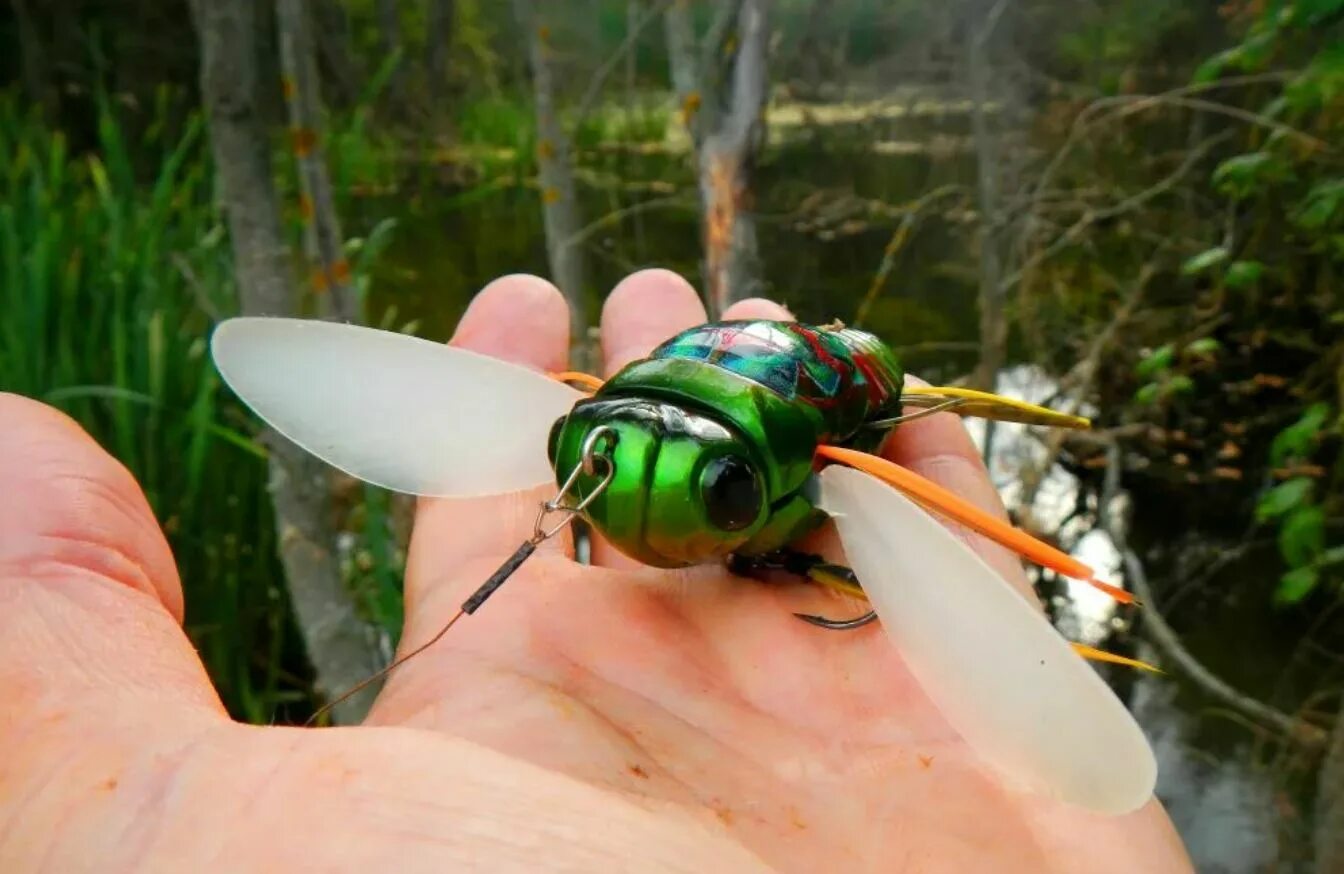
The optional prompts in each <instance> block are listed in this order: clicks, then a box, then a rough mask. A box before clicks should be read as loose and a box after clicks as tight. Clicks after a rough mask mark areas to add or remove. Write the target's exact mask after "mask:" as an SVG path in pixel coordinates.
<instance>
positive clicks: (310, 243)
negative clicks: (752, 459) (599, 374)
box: [0, 0, 1344, 874]
mask: <svg viewBox="0 0 1344 874" xmlns="http://www.w3.org/2000/svg"><path fill="white" fill-rule="evenodd" d="M0 45H2V46H3V49H2V50H0V76H2V77H3V89H4V90H3V91H0V390H6V391H17V392H19V393H22V394H26V395H30V396H32V397H37V398H41V399H43V400H45V401H47V402H48V403H51V404H54V405H56V406H58V407H60V408H61V409H64V410H66V411H67V412H69V413H71V414H72V415H73V416H75V417H76V418H77V419H78V420H79V421H80V422H81V423H82V424H84V425H85V426H86V427H87V428H88V429H89V430H90V431H91V432H92V433H93V434H94V435H95V436H96V437H97V439H98V440H99V441H100V442H101V443H102V444H103V445H104V446H105V447H107V448H108V449H109V450H110V451H111V452H113V453H114V454H115V455H116V456H117V457H118V458H120V459H121V460H122V461H123V462H125V463H126V464H127V465H128V467H130V469H131V470H132V471H133V472H134V473H135V475H136V476H137V477H138V478H139V480H140V482H141V483H142V484H143V485H144V488H145V490H146V492H147V494H148V496H149V499H150V502H151V504H152V506H153V507H154V510H155V512H156V514H157V515H158V518H159V520H160V522H161V523H162V524H163V526H164V528H165V530H166V531H167V532H168V535H169V537H170V540H171V541H172V544H173V547H174V550H175V552H176V555H177V557H178V561H179V564H180V566H181V570H182V577H183V579H184V581H185V585H186V595H187V605H188V615H187V626H188V631H189V633H190V635H191V638H192V640H193V642H194V643H195V644H196V646H197V647H198V648H199V650H200V652H201V654H202V656H203V658H204V660H205V663H206V665H207V667H208V668H209V670H210V673H211V675H212V677H213V679H214V681H215V683H216V684H217V686H218V688H219V690H220V692H221V695H222V696H223V698H224V700H225V702H226V703H227V705H228V707H229V709H230V711H231V712H232V713H233V714H234V715H235V716H236V717H237V718H239V719H242V720H247V721H252V722H257V723H268V722H302V721H303V720H304V719H305V718H307V717H308V716H309V715H310V714H311V713H312V712H313V711H314V709H315V708H316V707H317V706H319V705H320V703H321V702H322V701H323V700H325V699H326V698H328V697H330V695H331V694H332V693H333V692H335V691H339V690H340V689H342V688H344V687H346V686H348V685H351V684H352V683H353V682H354V681H356V680H358V679H360V678H361V677H362V676H363V675H364V674H366V673H368V672H371V671H372V670H374V669H375V668H376V667H377V666H378V665H380V664H382V663H384V662H385V661H386V659H387V658H388V656H389V654H390V652H391V651H392V647H393V646H394V645H395V642H396V641H395V635H396V634H397V633H398V631H399V629H400V609H401V606H400V578H401V573H402V564H403V561H404V556H405V551H404V545H405V541H406V536H407V533H408V529H409V524H410V516H409V504H408V503H407V502H406V501H404V500H401V499H399V498H397V497H395V496H391V495H389V494H387V493H384V492H381V491H379V490H377V489H374V488H372V487H367V486H364V485H361V484H358V483H354V482H351V481H349V480H346V479H343V478H341V477H338V476H334V475H332V474H331V473H330V472H328V471H326V470H324V469H323V468H321V466H320V465H315V464H314V463H313V462H312V461H311V460H308V459H306V458H304V457H302V456H301V454H298V453H294V452H293V451H292V450H290V449H288V448H287V447H284V446H282V445H278V444H276V443H275V442H274V441H268V440H266V439H264V437H263V436H262V434H261V431H260V429H259V427H258V423H257V422H256V420H255V419H253V418H252V417H250V416H249V414H248V413H247V412H246V411H245V410H244V409H243V408H242V407H241V405H240V404H239V403H238V402H237V401H236V399H234V398H233V397H232V396H231V395H230V394H229V393H228V391H227V390H226V389H225V388H223V387H222V386H221V384H220V381H219V378H218V376H217V374H216V373H215V371H214V370H213V368H212V366H211V365H210V362H209V359H208V355H207V349H206V342H207V338H208V336H209V332H210V330H211V327H212V325H213V324H214V323H215V322H217V321H218V320H220V319H222V318H225V317H228V316H230V315H233V314H236V313H239V312H270V313H279V312H292V313H299V314H304V315H312V316H323V317H333V318H341V319H347V320H359V321H363V322H365V323H368V324H372V325H377V326H381V327H385V328H390V329H395V330H401V331H408V332H414V333H417V334H419V335H421V336H425V337H429V338H433V339H440V340H441V339H445V338H446V337H447V336H448V335H449V334H450V332H451V330H452V327H453V325H454V324H455V323H456V320H457V318H458V317H459V316H460V315H461V313H462V311H463V309H464V307H465V305H466V303H467V302H468V301H469V299H470V297H471V295H472V294H473V293H474V292H475V291H477V290H478V289H479V288H480V287H481V286H482V285H484V284H485V283H486V282H487V281H489V280H490V279H492V278H494V277H496V276H498V275H501V274H504V273H509V272H517V271H529V272H536V273H539V274H542V275H546V276H549V277H551V278H552V279H553V280H554V281H555V282H556V283H557V285H559V286H560V287H561V289H562V290H563V291H564V292H565V294H566V295H567V296H568V297H569V298H570V300H571V303H572V308H573V311H574V314H575V327H576V328H577V329H578V331H577V332H576V336H578V337H580V338H586V337H588V336H589V328H591V326H592V324H593V322H594V321H595V318H596V314H597V312H598V311H599V307H600V304H601V296H602V294H603V293H604V290H605V289H609V288H610V287H611V286H612V285H613V284H614V283H615V282H616V281H617V280H619V278H621V277H622V276H624V275H625V274H626V273H628V272H630V271H632V270H634V269H638V268H640V267H644V266H664V267H669V268H671V269H674V270H678V271H680V272H682V273H684V274H685V275H687V276H688V277H690V278H691V279H692V280H693V281H694V282H695V283H696V284H697V286H698V287H699V288H701V289H702V290H703V293H704V295H705V297H706V302H707V304H708V305H709V306H710V308H711V311H717V310H721V309H722V307H723V306H724V305H725V304H726V303H727V302H729V301H731V300H733V299H737V298H741V297H747V296H756V295H764V296H768V297H772V298H774V299H776V300H779V301H781V302H782V303H784V304H786V305H787V306H789V307H790V308H791V310H792V311H793V312H794V313H796V314H797V315H798V316H799V318H801V319H804V320H812V321H827V320H830V319H833V318H840V319H843V320H844V321H846V322H847V323H850V324H856V325H859V326H862V327H865V328H867V329H869V330H872V331H874V332H876V333H878V334H879V335H880V336H881V337H882V338H883V339H884V340H886V341H887V342H889V343H890V344H892V345H893V346H894V347H896V348H897V349H898V351H899V352H900V354H901V355H902V357H903V358H904V360H905V361H906V363H907V364H908V366H909V367H910V369H911V370H913V371H914V372H916V373H919V374H920V375H922V376H924V377H926V378H929V379H936V380H949V381H950V380H964V381H965V382H966V383H967V384H971V385H977V386H981V387H996V388H998V389H999V390H1002V391H1005V392H1009V393H1017V394H1022V395H1026V396H1028V397H1030V398H1031V399H1034V400H1042V401H1049V402H1051V403H1054V404H1056V405H1059V406H1063V407H1066V408H1072V409H1077V410H1081V411H1084V412H1087V413H1090V414H1092V415H1093V416H1094V417H1095V419H1096V421H1097V423H1098V427H1097V428H1096V430H1094V431H1093V432H1091V433H1087V434H1083V435H1072V436H1062V435H1049V434H1032V433H1028V432H1026V431H1025V429H1020V428H1009V427H999V428H990V429H986V428H983V427H981V428H978V429H976V430H975V436H976V438H977V440H978V441H979V443H980V446H981V447H982V449H983V450H984V452H985V455H986V458H987V459H988V460H989V461H990V464H991V472H992V474H993V475H994V477H995V480H996V482H997V483H998V484H999V485H1000V487H1001V488H1002V489H1003V492H1004V494H1005V497H1006V498H1007V500H1008V501H1009V503H1010V505H1011V510H1012V512H1013V514H1014V516H1015V519H1016V521H1017V522H1018V524H1020V525H1023V526H1026V527H1028V528H1029V529H1031V530H1033V531H1034V532H1036V533H1037V534H1038V535H1040V536H1044V537H1047V538H1049V539H1052V540H1054V541H1056V542H1058V543H1061V544H1062V545H1064V546H1065V547H1067V548H1070V549H1073V550H1077V551H1080V552H1083V553H1086V554H1088V555H1089V557H1092V558H1093V559H1094V560H1097V561H1100V562H1102V563H1103V564H1108V565H1109V567H1110V568H1111V569H1112V570H1113V571H1114V573H1115V575H1116V576H1122V577H1123V578H1124V580H1125V581H1126V584H1127V585H1129V586H1130V587H1131V588H1133V589H1135V591H1136V592H1138V593H1139V594H1140V595H1141V596H1142V597H1143V598H1144V600H1145V601H1146V602H1147V606H1146V607H1145V608H1144V609H1142V610H1139V611H1131V610H1123V611H1120V612H1118V613H1117V612H1115V611H1114V610H1111V609H1109V608H1106V607H1104V606H1103V605H1098V604H1097V603H1096V602H1095V601H1089V600H1088V599H1087V598H1086V597H1085V595H1082V594H1080V593H1078V592H1076V591H1074V590H1073V589H1072V588H1071V587H1070V586H1069V585H1067V583H1066V582H1062V581H1059V580H1056V579H1052V578H1050V577H1049V576H1048V575H1047V576H1045V577H1043V578H1041V579H1040V580H1039V583H1040V588H1041V592H1042V595H1043V597H1044V598H1045V600H1046V603H1047V604H1048V606H1049V607H1050V608H1051V610H1052V615H1053V616H1054V617H1055V619H1056V621H1057V623H1059V624H1060V625H1061V627H1062V628H1064V629H1065V630H1067V631H1069V632H1070V634H1071V635H1072V636H1074V637H1082V638H1085V639H1087V640H1089V641H1090V642H1094V643H1100V644H1104V645H1105V646H1107V647H1109V648H1112V649H1118V650H1123V651H1126V652H1130V653H1136V654H1138V655H1139V656H1140V657H1143V658H1147V659H1150V660H1152V661H1154V662H1156V663H1157V664H1159V665H1161V666H1162V667H1163V668H1164V669H1165V670H1167V671H1168V674H1167V675H1164V676H1160V677H1148V676H1137V675H1135V674H1133V673H1131V672H1120V671H1111V670H1106V671H1104V673H1105V674H1106V676H1107V679H1108V680H1109V681H1110V682H1111V683H1112V684H1113V685H1114V686H1115V687H1116V689H1117V691H1118V692H1119V693H1120V694H1121V696H1122V697H1123V698H1124V700H1125V701H1126V702H1127V704H1128V705H1129V706H1130V707H1131V709H1133V710H1134V711H1135V713H1136V714H1137V715H1138V717H1139V719H1140V721H1141V723H1142V724H1143V725H1144V727H1145V729H1146V730H1147V732H1148V733H1149V735H1150V737H1152V738H1153V740H1154V744H1155V746H1156V748H1157V750H1158V753H1159V758H1160V761H1161V763H1162V778H1161V782H1160V784H1159V794H1160V795H1161V797H1162V798H1163V800H1164V801H1165V802H1166V803H1167V805H1168V807H1169V809H1170V810H1171V812H1172V816H1173V818H1174V820H1175V821H1176V823H1177V826H1178V828H1179V829H1180V830H1181V832H1182V835H1183V837H1184V838H1185V840H1186V842H1187V844H1188V845H1189V847H1190V850H1191V853H1192V855H1193V856H1194V857H1195V859H1196V862H1197V865H1198V866H1199V868H1200V870H1201V871H1226V872H1243V871H1245V872H1250V871H1312V872H1321V874H1324V872H1339V871H1344V718H1341V715H1340V711H1341V695H1342V693H1344V619H1342V618H1341V617H1342V615H1344V613H1342V611H1341V598H1342V597H1344V536H1342V533H1344V459H1342V458H1341V455H1340V451H1339V449H1340V437H1341V431H1342V430H1344V418H1341V412H1342V411H1344V300H1342V299H1341V291H1340V288H1339V278H1340V275H1341V268H1342V267H1344V160H1341V149H1342V148H1344V137H1341V133H1342V132H1344V0H1229V2H1226V3H1221V4H1219V3H1214V2H1194V0H1184V2H1181V0H1118V2H1105V3H1102V2H1078V0H1075V2H1064V0H950V2H944V3H937V4H932V3H923V2H915V0H887V2H879V0H830V2H828V0H773V2H771V0H713V2H711V0H701V2H687V0H675V2H672V0H571V2H564V3H556V2H552V3H534V2H531V0H513V2H508V3H506V2H502V0H500V2H486V0H406V2H396V0H239V2H235V3H229V4H223V3H219V4H214V3H207V2H199V3H197V4H191V3H187V2H177V0H173V2H163V0H10V3H9V4H8V5H7V7H6V8H5V10H4V11H3V13H0ZM587 346H588V344H587V343H586V342H580V343H578V344H577V345H576V349H575V357H576V360H581V359H582V358H583V357H584V356H585V355H587V354H589V349H588V348H587ZM277 471H285V472H288V473H289V474H291V475H289V476H284V477H277V476H275V473H276V472H277ZM294 474H298V475H294ZM314 483H315V484H316V485H313V484H314ZM268 485H269V487H268ZM0 499H2V498H0ZM282 532H283V533H284V536H283V537H282V536H281V533H282ZM333 610H334V611H337V613H336V615H339V616H340V617H342V618H341V621H340V622H338V623H336V624H335V625H334V626H331V625H329V624H325V623H319V622H317V621H316V619H315V617H317V616H319V615H332V614H331V613H330V611H333ZM364 706H367V700H366V699H362V698H356V699H353V700H352V701H351V702H350V703H349V704H347V705H345V706H344V707H343V708H341V709H339V710H338V711H337V712H336V718H337V719H338V720H342V721H353V720H356V719H358V716H359V713H360V709H361V708H362V707H364Z"/></svg>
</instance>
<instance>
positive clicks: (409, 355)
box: [210, 318, 582, 496]
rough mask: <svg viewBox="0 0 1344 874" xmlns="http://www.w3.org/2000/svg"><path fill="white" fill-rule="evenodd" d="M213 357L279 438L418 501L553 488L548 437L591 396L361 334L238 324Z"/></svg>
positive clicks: (529, 375)
mask: <svg viewBox="0 0 1344 874" xmlns="http://www.w3.org/2000/svg"><path fill="white" fill-rule="evenodd" d="M210 347H211V352H212V354H213V356H214V359H215V365H216V366H217V367H218V368H219V372H220V373H221V374H222V375H223V377H224V380H225V382H227V383H228V384H229V387H230V388H232V389H233V390H234V392H236V393H237V394H238V396H239V397H241V398H242V399H243V400H244V401H245V402H246V403H247V405H248V406H250V407H251V408H252V409H253V410H255V411H256V413H257V415H259V416H261V418H262V419H264V420H265V421H266V423H267V424H269V425H270V426H271V427H272V428H274V429H275V430H276V431H279V432H280V433H281V434H283V435H285V436H286V437H288V438H289V439H290V440H293V441H294V442H295V443H297V444H299V445H300V446H302V447H303V448H304V449H306V450H308V451H309V452H311V453H312V454H314V455H316V456H317V457H319V458H321V459H322V460H324V461H326V462H327V463H329V464H331V465H333V466H335V467H338V468H340V469H341V470H343V471H345V472H346V473H348V474H350V475H352V476H355V477H358V478H360V479H362V480H366V481H368V482H371V483H374V484H376V485H380V486H384V487H385V488H389V489H393V490H395V491H399V492H407V493H410V494H417V495H436V496H446V495H459V496H471V495H484V494H496V493H501V492H511V491H517V490H520V489H524V488H529V487H532V486H536V485H538V484H541V483H544V482H547V481H550V480H553V479H554V473H553V472H552V471H551V467H550V464H549V463H548V461H547V458H546V437H547V434H548V432H549V430H550V427H551V425H552V424H553V423H554V422H555V420H556V419H557V418H559V417H560V416H563V415H564V414H565V413H566V412H568V411H569V409H570V408H571V407H572V406H573V405H574V402H575V401H576V400H578V399H579V398H581V397H582V395H581V394H579V393H578V392H576V391H574V390H573V389H571V388H569V387H568V386H566V385H563V384H562V383H559V382H556V381H555V380H552V379H549V378H548V377H546V376H544V375H542V374H540V373H537V372H535V371H532V370H528V369H527V368H525V367H521V366H519V365H516V364H509V363H508V362H504V361H499V360H497V359H494V358H489V357H487V356H484V355H478V354H475V353H472V352H467V351H465V350H462V349H454V348H451V347H448V346H444V345H442V344H439V343H433V342H430V341H428V340H422V339H419V338H416V337H410V336H407V335H405V334H396V333H392V332H389V331H379V330H375V329H373V328H364V327H360V326H357V325H346V324H338V323H334V322H321V321H311V320H304V319H280V318H239V319H230V320H228V321H225V322H223V323H222V324H220V325H219V327H218V328H216V329H215V333H214V336H213V337H212V338H211V341H210Z"/></svg>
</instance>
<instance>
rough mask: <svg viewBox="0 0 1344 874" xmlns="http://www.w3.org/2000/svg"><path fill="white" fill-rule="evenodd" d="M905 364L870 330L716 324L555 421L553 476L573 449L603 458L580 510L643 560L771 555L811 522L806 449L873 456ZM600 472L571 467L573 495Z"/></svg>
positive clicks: (668, 345)
mask: <svg viewBox="0 0 1344 874" xmlns="http://www.w3.org/2000/svg"><path fill="white" fill-rule="evenodd" d="M903 382H904V372H903V371H902V369H901V365H900V363H899V362H898V361H897V359H896V356H895V355H894V353H892V351H891V350H890V349H889V348H888V347H887V346H886V345H885V344H883V343H882V342H881V341H880V340H878V339H877V338H876V337H874V336H873V335H871V334H868V333H866V332H863V331H857V330H853V329H846V328H842V327H834V328H833V327H814V326H807V325H800V324H796V323H792V322H773V321H725V322H716V323H711V324H708V325H701V326H698V327H695V328H691V329H690V330H687V331H684V332H683V333H681V334H678V335H677V336H675V337H673V338H672V339H670V340H668V341H667V342H665V343H663V344H662V345H661V346H659V347H658V348H657V349H655V350H654V351H653V352H652V353H650V355H649V357H648V358H645V359H642V360H639V361H635V362H633V363H631V364H629V365H628V366H626V367H625V368H624V369H623V370H621V371H620V372H619V373H617V374H616V375H615V376H613V377H612V378H611V379H610V380H608V381H607V382H606V383H605V384H604V385H603V386H602V387H601V388H600V389H599V390H598V391H597V393H596V394H595V395H593V396H592V397H591V398H587V399H585V400H582V401H580V402H578V403H577V404H575V405H574V408H573V409H572V410H571V411H570V413H569V414H568V415H567V416H565V417H563V418H561V419H560V420H559V421H557V422H556V424H555V426H554V427H553V429H552V432H551V439H550V441H549V447H548V451H549V454H550V459H551V463H552V465H553V466H554V467H555V470H556V479H557V482H563V481H564V480H565V479H566V478H567V477H568V476H569V474H570V473H571V472H572V471H573V470H574V469H575V467H576V466H578V465H579V464H581V461H582V452H583V445H584V442H585V440H586V439H587V437H588V435H589V434H590V433H591V432H592V431H593V430H594V429H596V428H598V427H602V426H605V428H606V429H607V430H606V432H604V435H603V436H602V437H601V438H600V442H601V444H602V445H601V446H600V449H601V451H603V452H604V453H605V454H607V455H608V456H609V457H610V458H611V460H612V462H613V463H614V464H615V468H616V472H615V475H614V477H613V479H612V481H611V482H610V483H609V484H608V486H607V488H606V489H605V490H604V491H603V492H602V494H600V495H599V496H598V497H597V498H596V500H595V501H594V502H593V503H592V504H591V505H590V506H589V507H588V509H587V511H586V513H585V515H586V516H587V518H588V519H589V521H590V522H591V523H592V524H593V525H594V527H595V528H597V529H598V531H600V532H601V533H602V534H603V535H604V536H605V537H606V538H607V540H608V541H610V542H611V543H612V544H613V545H614V546H615V547H616V548H617V549H619V550H621V551H622V552H624V553H625V554H627V555H629V556H631V557H632V558H635V559H637V560H639V561H641V562H643V563H645V564H650V565H654V566H658V567H684V566H688V565H693V564H700V563H703V562H707V561H713V560H718V559H723V558H726V557H727V556H729V555H730V554H733V553H737V554H741V555H756V554H760V553H765V552H770V551H772V550H775V549H780V548H782V547H784V546H786V545H788V544H789V543H790V542H792V541H794V540H796V539H797V538H798V537H800V536H802V535H803V534H805V533H807V532H808V531H810V530H812V529H813V528H815V527H816V526H817V525H819V524H820V523H821V522H822V521H823V519H824V516H823V515H822V514H821V513H820V512H819V511H817V510H816V509H815V507H814V506H813V502H812V500H811V499H810V498H809V496H808V494H807V489H806V486H807V483H808V481H809V479H810V477H811V475H812V472H813V457H814V455H815V452H816V449H817V446H818V445H820V444H830V445H837V446H852V447H855V448H860V449H865V450H874V449H876V448H877V444H878V443H879V442H880V441H881V439H882V437H883V432H882V431H881V430H880V429H865V428H864V425H865V424H867V423H869V422H872V421H875V420H879V419H886V418H891V417H894V416H898V415H900V407H901V403H900V397H901V388H902V385H903ZM600 480H601V475H600V474H594V475H592V476H589V475H587V474H584V475H581V476H580V477H579V479H578V482H577V484H576V490H577V492H578V494H579V495H580V496H585V495H587V494H588V492H589V491H590V490H592V489H593V488H594V487H595V486H596V485H597V483H598V482H599V481H600Z"/></svg>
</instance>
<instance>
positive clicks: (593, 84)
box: [572, 0, 672, 131]
mask: <svg viewBox="0 0 1344 874" xmlns="http://www.w3.org/2000/svg"><path fill="white" fill-rule="evenodd" d="M671 2H672V0H658V2H657V3H654V4H652V5H650V6H649V8H648V9H646V10H644V14H643V15H641V16H640V17H639V18H638V19H637V20H636V21H635V22H634V23H633V24H632V25H631V26H630V27H629V28H627V29H626V34H625V39H623V40H622V41H621V44H620V45H619V46H617V47H616V51H615V52H613V53H612V55H611V57H609V58H607V59H606V60H605V61H603V62H602V66H600V67H598V68H597V71H596V72H594V73H593V76H592V78H591V79H589V80H588V87H587V88H586V89H584V92H583V97H582V99H580V100H579V108H578V109H577V110H575V112H574V124H573V125H572V130H575V131H577V130H579V129H580V128H582V127H583V123H584V122H585V121H587V120H588V116H589V114H591V113H592V111H593V107H594V106H596V105H597V98H598V97H599V96H600V95H601V93H602V86H603V85H605V84H607V77H608V76H610V75H611V72H612V71H613V70H615V69H616V65H617V64H619V63H620V62H621V60H622V59H623V58H625V57H626V56H627V55H629V54H630V53H631V51H632V50H633V49H634V47H635V44H636V43H637V42H639V37H640V35H642V34H643V33H644V30H645V29H646V28H647V27H648V26H649V25H650V24H651V23H653V21H654V20H655V19H656V18H657V17H658V16H660V15H662V14H663V12H664V11H665V10H666V9H667V7H668V6H669V5H670V4H671Z"/></svg>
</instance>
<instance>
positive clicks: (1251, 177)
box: [1210, 152, 1289, 257]
mask: <svg viewBox="0 0 1344 874" xmlns="http://www.w3.org/2000/svg"><path fill="white" fill-rule="evenodd" d="M1288 175H1289V170H1288V166H1287V165H1286V164H1285V163H1284V161H1283V160H1282V159H1280V158H1279V157H1278V156H1276V155H1273V154H1270V153H1269V152H1251V153H1249V154H1246V155H1237V156H1236V157H1235V158H1228V159H1227V160H1226V161H1224V162H1223V163H1221V164H1219V165H1218V167H1217V168H1216V169H1215V170H1214V171H1213V187H1214V188H1215V189H1217V191H1218V192H1219V193H1221V194H1225V195H1227V196H1228V197H1230V198H1232V199H1233V200H1245V199H1246V198H1248V197H1250V196H1251V195H1252V194H1255V193H1256V192H1257V191H1259V190H1261V189H1262V188H1263V187H1264V186H1266V185H1269V184H1272V183H1275V182H1281V181H1283V180H1284V179H1286V178H1287V177H1288ZM1210 251H1213V250H1210ZM1224 257H1226V252H1224Z"/></svg>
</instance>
